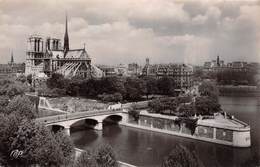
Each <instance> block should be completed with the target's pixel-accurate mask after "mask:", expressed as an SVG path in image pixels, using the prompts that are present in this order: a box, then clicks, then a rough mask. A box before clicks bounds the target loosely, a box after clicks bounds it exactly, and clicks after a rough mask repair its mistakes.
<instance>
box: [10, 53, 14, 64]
mask: <svg viewBox="0 0 260 167" xmlns="http://www.w3.org/2000/svg"><path fill="white" fill-rule="evenodd" d="M10 63H11V64H14V55H13V51H12V52H11V61H10Z"/></svg>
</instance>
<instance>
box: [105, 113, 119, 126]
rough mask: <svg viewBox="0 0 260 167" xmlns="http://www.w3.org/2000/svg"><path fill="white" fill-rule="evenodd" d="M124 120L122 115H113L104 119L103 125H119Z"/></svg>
mask: <svg viewBox="0 0 260 167" xmlns="http://www.w3.org/2000/svg"><path fill="white" fill-rule="evenodd" d="M122 120H123V116H122V115H120V114H113V115H108V116H106V117H104V119H103V120H102V122H103V123H117V124H118V123H119V122H121V121H122Z"/></svg>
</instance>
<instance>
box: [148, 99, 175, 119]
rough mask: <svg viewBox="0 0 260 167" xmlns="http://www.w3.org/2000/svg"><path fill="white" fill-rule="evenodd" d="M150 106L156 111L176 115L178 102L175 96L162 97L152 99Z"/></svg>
mask: <svg viewBox="0 0 260 167" xmlns="http://www.w3.org/2000/svg"><path fill="white" fill-rule="evenodd" d="M148 106H149V107H150V109H151V110H152V111H154V112H155V113H162V114H167V115H174V114H176V108H177V102H176V99H173V98H161V99H154V100H152V101H150V102H149V103H148Z"/></svg>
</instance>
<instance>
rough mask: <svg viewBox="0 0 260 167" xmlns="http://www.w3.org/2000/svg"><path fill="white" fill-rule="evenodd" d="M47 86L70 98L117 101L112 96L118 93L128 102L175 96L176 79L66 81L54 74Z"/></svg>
mask: <svg viewBox="0 0 260 167" xmlns="http://www.w3.org/2000/svg"><path fill="white" fill-rule="evenodd" d="M47 86H48V88H49V89H53V88H59V89H62V90H63V91H62V95H63V93H64V92H66V95H70V96H84V97H89V98H101V96H103V94H104V96H106V95H109V96H106V98H105V100H106V101H110V100H111V101H117V100H115V99H114V98H112V97H111V96H110V95H115V94H116V93H118V94H117V95H119V94H121V96H122V98H123V100H127V101H138V100H140V99H141V98H142V96H143V95H146V96H147V97H148V95H150V94H162V95H174V94H175V93H174V90H175V84H174V79H173V78H171V77H163V78H161V79H156V78H152V77H144V78H137V77H104V78H100V79H94V78H91V79H82V78H77V77H76V78H72V79H65V78H64V77H63V76H62V75H60V74H53V75H52V77H51V78H49V79H48V80H47ZM41 91H42V92H43V93H44V92H45V89H44V88H43V90H41ZM57 95H58V94H57ZM98 96H99V97H98ZM118 97H119V96H118ZM116 99H117V98H116ZM120 99H121V98H120ZM120 101H121V100H120Z"/></svg>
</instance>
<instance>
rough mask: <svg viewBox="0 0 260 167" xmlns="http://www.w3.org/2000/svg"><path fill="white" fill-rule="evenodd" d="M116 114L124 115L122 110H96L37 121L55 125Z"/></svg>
mask: <svg viewBox="0 0 260 167" xmlns="http://www.w3.org/2000/svg"><path fill="white" fill-rule="evenodd" d="M110 113H112V114H115V113H122V110H94V111H85V112H77V113H66V114H62V115H54V116H48V117H43V118H38V119H36V121H37V122H39V123H45V124H49V123H55V122H61V121H66V120H71V119H79V118H84V117H86V116H96V115H103V114H110Z"/></svg>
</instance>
